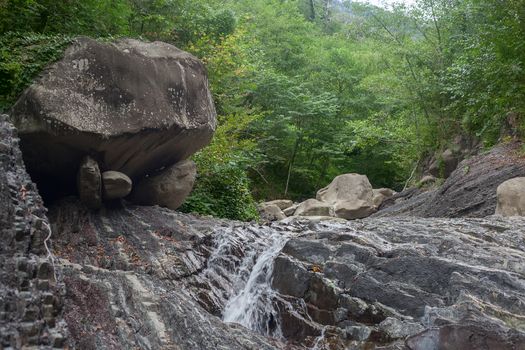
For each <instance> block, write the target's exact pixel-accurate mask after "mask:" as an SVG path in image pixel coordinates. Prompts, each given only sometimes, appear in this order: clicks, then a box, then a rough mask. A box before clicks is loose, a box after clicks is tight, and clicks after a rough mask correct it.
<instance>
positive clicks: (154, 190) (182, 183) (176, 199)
mask: <svg viewBox="0 0 525 350" xmlns="http://www.w3.org/2000/svg"><path fill="white" fill-rule="evenodd" d="M196 177H197V169H196V166H195V163H194V162H193V161H191V160H185V161H182V162H180V163H177V164H175V165H172V166H171V167H169V168H166V169H164V170H162V171H160V172H158V173H157V174H155V175H152V176H149V177H147V178H145V179H143V180H142V181H140V182H139V183H138V184H137V185H136V186H134V188H133V192H132V193H131V197H130V199H131V201H133V202H135V203H137V204H141V205H160V206H161V207H166V208H169V209H173V210H175V209H177V208H179V207H180V206H181V205H182V203H184V200H185V199H186V197H188V195H189V194H190V192H191V190H192V188H193V184H194V183H195V178H196Z"/></svg>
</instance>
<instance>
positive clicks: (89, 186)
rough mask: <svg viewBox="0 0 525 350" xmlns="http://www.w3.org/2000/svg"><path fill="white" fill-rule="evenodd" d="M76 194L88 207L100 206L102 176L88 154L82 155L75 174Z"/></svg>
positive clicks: (97, 207) (96, 164)
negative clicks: (82, 157)
mask: <svg viewBox="0 0 525 350" xmlns="http://www.w3.org/2000/svg"><path fill="white" fill-rule="evenodd" d="M77 187H78V195H79V197H80V200H81V201H82V203H84V204H85V205H86V206H87V207H88V208H90V209H99V208H100V207H101V206H102V177H101V175H100V169H99V167H98V163H97V162H96V161H95V160H94V159H93V158H91V157H90V156H86V157H84V159H83V160H82V163H81V164H80V168H79V169H78V174H77Z"/></svg>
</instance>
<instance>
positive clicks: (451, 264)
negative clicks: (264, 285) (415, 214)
mask: <svg viewBox="0 0 525 350" xmlns="http://www.w3.org/2000/svg"><path fill="white" fill-rule="evenodd" d="M524 229H525V221H523V220H520V221H514V222H513V221H505V220H497V219H494V220H484V219H477V220H473V219H472V220H459V219H455V220H447V219H417V218H404V219H403V218H389V219H367V220H365V221H361V222H359V221H353V222H348V223H345V224H342V223H333V222H332V223H326V224H318V225H316V226H314V227H313V228H312V229H311V230H309V231H306V232H305V233H303V234H302V235H300V236H299V237H293V238H291V239H290V240H289V241H288V242H287V243H286V245H285V246H284V248H283V250H282V252H281V253H280V254H279V256H278V257H277V258H276V259H275V266H274V269H273V276H274V278H273V283H272V285H273V287H274V288H275V289H276V290H277V291H278V292H279V293H280V294H281V298H282V299H283V300H286V303H289V304H286V305H295V306H296V307H295V308H290V307H282V308H279V310H280V312H282V315H281V317H282V322H283V323H282V327H283V332H284V334H286V336H288V337H290V338H293V339H305V338H307V337H316V336H317V337H319V336H320V334H322V337H323V340H322V344H326V349H346V348H347V347H348V346H350V348H352V349H354V348H355V349H368V348H374V346H383V347H384V349H407V350H408V349H418V350H426V349H444V350H445V349H446V350H448V349H450V350H453V349H465V350H467V349H472V350H474V349H509V350H510V349H525V333H524V332H525V328H524V327H523V320H524V316H525V308H524V304H523V303H522V301H523V300H524V297H525V274H524V271H525V263H524V261H525V260H523V259H524V258H525V246H524V240H523V239H524V235H523V232H525V231H523V230H524ZM291 276H293V280H294V283H290V279H291ZM298 305H299V307H297V306H298ZM301 305H302V306H301ZM323 327H324V328H323ZM320 329H323V332H321V331H320ZM328 344H330V345H328ZM383 347H381V349H383Z"/></svg>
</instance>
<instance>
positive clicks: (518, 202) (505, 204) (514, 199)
mask: <svg viewBox="0 0 525 350" xmlns="http://www.w3.org/2000/svg"><path fill="white" fill-rule="evenodd" d="M496 193H497V197H498V202H497V205H496V214H498V215H502V216H524V215H525V177H516V178H514V179H510V180H507V181H505V182H503V183H502V184H501V185H499V186H498V188H497V190H496Z"/></svg>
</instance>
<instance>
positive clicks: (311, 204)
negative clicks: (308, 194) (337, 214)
mask: <svg viewBox="0 0 525 350" xmlns="http://www.w3.org/2000/svg"><path fill="white" fill-rule="evenodd" d="M294 216H334V208H333V206H332V205H330V204H328V203H325V202H321V201H318V200H317V199H307V200H305V201H304V202H302V203H300V204H299V205H298V206H297V208H296V209H295V212H294Z"/></svg>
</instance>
